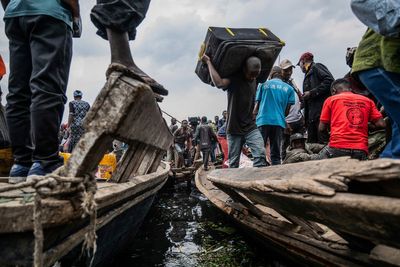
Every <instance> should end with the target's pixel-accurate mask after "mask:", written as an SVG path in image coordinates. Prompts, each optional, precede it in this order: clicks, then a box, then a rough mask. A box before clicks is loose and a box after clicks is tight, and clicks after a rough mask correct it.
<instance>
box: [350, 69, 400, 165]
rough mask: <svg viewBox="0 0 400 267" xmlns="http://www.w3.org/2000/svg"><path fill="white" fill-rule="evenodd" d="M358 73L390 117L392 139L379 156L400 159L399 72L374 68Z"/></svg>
mask: <svg viewBox="0 0 400 267" xmlns="http://www.w3.org/2000/svg"><path fill="white" fill-rule="evenodd" d="M358 75H359V78H360V80H361V82H362V83H363V84H364V85H365V87H367V88H368V90H369V91H370V92H371V93H372V94H373V95H374V96H375V97H376V99H378V100H379V102H380V103H381V104H382V105H383V107H384V108H385V112H386V114H388V116H389V117H390V119H391V123H392V140H391V141H390V142H389V143H388V144H387V145H386V147H385V150H383V152H382V154H381V157H382V158H394V159H400V130H399V126H400V112H399V105H400V74H399V73H393V72H388V71H386V70H384V69H383V68H374V69H369V70H366V71H361V72H360V73H359V74H358Z"/></svg>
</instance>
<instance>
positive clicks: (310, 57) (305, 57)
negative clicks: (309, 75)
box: [296, 52, 314, 66]
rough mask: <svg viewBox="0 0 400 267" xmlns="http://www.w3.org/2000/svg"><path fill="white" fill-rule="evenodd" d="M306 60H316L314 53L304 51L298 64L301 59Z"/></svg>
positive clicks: (298, 63)
mask: <svg viewBox="0 0 400 267" xmlns="http://www.w3.org/2000/svg"><path fill="white" fill-rule="evenodd" d="M304 60H314V55H313V54H312V53H310V52H305V53H303V54H302V55H301V57H300V59H299V62H297V64H296V65H297V66H298V65H300V62H301V61H304Z"/></svg>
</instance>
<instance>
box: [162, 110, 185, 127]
mask: <svg viewBox="0 0 400 267" xmlns="http://www.w3.org/2000/svg"><path fill="white" fill-rule="evenodd" d="M160 110H161V112H162V113H164V114H165V115H167V116H168V117H170V118H171V119H175V120H176V117H174V116H172V115H170V114H168V113H167V112H165V111H164V110H162V109H160ZM176 122H178V123H180V124H182V122H180V121H178V120H176Z"/></svg>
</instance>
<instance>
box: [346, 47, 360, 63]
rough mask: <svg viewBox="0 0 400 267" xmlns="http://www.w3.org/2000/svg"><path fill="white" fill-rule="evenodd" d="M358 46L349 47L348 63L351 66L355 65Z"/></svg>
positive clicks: (347, 53)
mask: <svg viewBox="0 0 400 267" xmlns="http://www.w3.org/2000/svg"><path fill="white" fill-rule="evenodd" d="M356 50H357V47H348V48H347V52H346V64H347V66H349V67H350V68H352V67H353V61H354V54H355V53H356Z"/></svg>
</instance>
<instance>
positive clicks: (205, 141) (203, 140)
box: [194, 124, 217, 150]
mask: <svg viewBox="0 0 400 267" xmlns="http://www.w3.org/2000/svg"><path fill="white" fill-rule="evenodd" d="M194 136H195V137H194V140H196V142H197V144H199V145H200V149H202V150H203V149H211V143H212V142H215V141H216V140H217V136H216V135H215V133H214V131H213V130H212V129H211V127H210V126H209V125H208V124H201V125H200V126H198V127H197V129H196V134H195V135H194Z"/></svg>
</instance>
